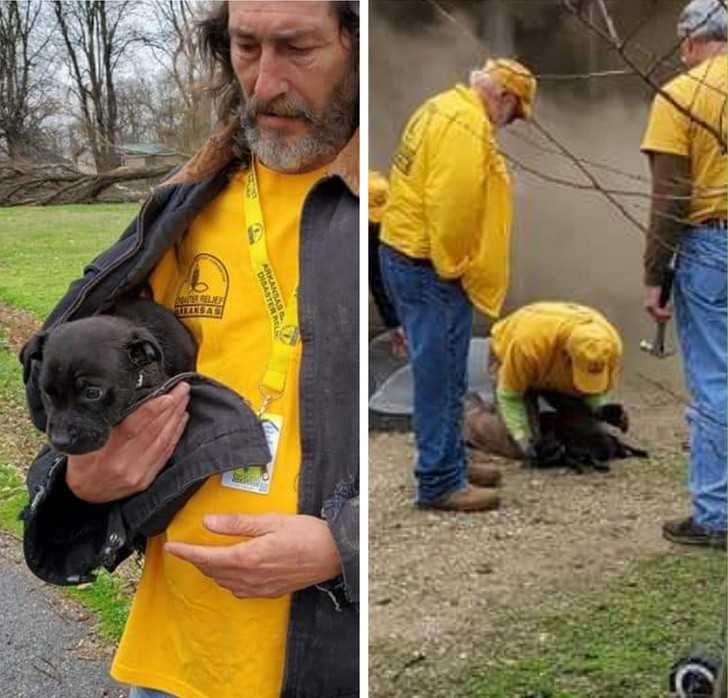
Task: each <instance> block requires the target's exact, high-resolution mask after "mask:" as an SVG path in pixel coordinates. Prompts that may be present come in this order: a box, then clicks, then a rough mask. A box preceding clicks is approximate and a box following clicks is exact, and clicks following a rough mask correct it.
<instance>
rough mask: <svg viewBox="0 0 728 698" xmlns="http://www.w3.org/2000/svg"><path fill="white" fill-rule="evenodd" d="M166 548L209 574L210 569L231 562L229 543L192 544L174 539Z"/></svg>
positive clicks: (225, 565) (166, 550)
mask: <svg viewBox="0 0 728 698" xmlns="http://www.w3.org/2000/svg"><path fill="white" fill-rule="evenodd" d="M164 550H165V552H168V553H170V554H171V555H174V556H175V557H178V558H180V559H181V560H185V561H187V562H191V563H192V564H193V565H196V566H197V567H199V568H200V569H201V570H202V571H203V572H204V573H205V574H208V575H209V570H210V569H214V568H217V567H227V566H228V565H229V563H230V546H227V545H225V546H214V545H192V544H191V543H181V542H179V541H173V542H170V543H165V544H164ZM209 576H211V575H209Z"/></svg>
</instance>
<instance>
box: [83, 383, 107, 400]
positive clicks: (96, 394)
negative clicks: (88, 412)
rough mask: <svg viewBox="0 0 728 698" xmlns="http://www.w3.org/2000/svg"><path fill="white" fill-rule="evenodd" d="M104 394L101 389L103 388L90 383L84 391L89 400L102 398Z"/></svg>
mask: <svg viewBox="0 0 728 698" xmlns="http://www.w3.org/2000/svg"><path fill="white" fill-rule="evenodd" d="M102 395H103V391H102V390H101V388H97V387H96V386H94V385H89V386H88V387H86V388H85V389H84V391H83V396H84V397H85V398H86V399H87V400H100V399H101V396H102Z"/></svg>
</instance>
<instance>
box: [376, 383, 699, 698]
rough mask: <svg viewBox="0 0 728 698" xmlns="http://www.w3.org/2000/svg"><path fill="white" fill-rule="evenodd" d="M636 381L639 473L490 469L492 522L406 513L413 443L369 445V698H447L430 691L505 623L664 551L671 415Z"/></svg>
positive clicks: (663, 396)
mask: <svg viewBox="0 0 728 698" xmlns="http://www.w3.org/2000/svg"><path fill="white" fill-rule="evenodd" d="M636 380H637V381H638V382H637V384H636V385H635V386H634V387H632V388H630V389H625V390H624V392H623V394H622V396H621V399H622V401H623V403H624V404H625V406H626V407H627V409H628V411H629V414H630V419H631V423H632V425H634V426H633V428H632V429H631V431H630V434H629V436H628V438H626V439H625V440H627V441H629V442H630V443H632V444H634V445H638V446H641V447H644V448H647V449H649V450H650V455H651V458H650V460H648V461H645V460H641V459H629V460H623V461H618V462H617V463H615V464H613V465H612V469H611V472H610V473H608V474H601V473H597V472H592V473H588V474H583V475H577V474H574V473H572V472H569V471H566V470H565V469H556V470H547V471H533V470H526V469H523V468H521V466H520V465H519V464H518V463H515V462H509V461H506V460H505V459H500V458H497V457H493V458H492V461H493V463H494V464H495V465H497V466H498V467H500V468H501V469H502V471H503V474H504V484H503V487H502V500H503V502H502V506H501V509H500V511H497V512H487V513H478V514H456V513H447V512H423V511H420V510H417V509H415V508H414V506H413V504H412V500H413V495H414V487H413V479H412V475H411V466H412V461H413V457H414V446H413V439H412V435H411V434H370V438H369V462H370V470H369V492H370V499H369V501H370V505H369V551H370V554H369V602H370V610H369V636H370V695H371V696H378V697H379V696H410V697H411V696H416V695H420V696H434V695H443V696H444V695H454V694H453V693H452V690H453V688H452V685H450V684H448V681H447V678H443V677H453V678H456V677H457V675H458V674H459V673H460V672H462V671H463V670H464V669H465V667H466V666H468V663H469V662H471V661H472V660H473V658H474V657H481V656H483V655H484V654H487V650H486V649H485V648H488V647H489V644H492V643H493V642H495V641H497V638H498V637H499V636H500V635H501V634H502V632H503V630H504V629H505V628H507V627H508V624H509V623H512V622H519V621H523V619H524V618H527V617H528V615H529V613H531V612H532V611H535V610H536V609H541V608H543V607H545V606H547V607H549V608H560V607H564V606H566V605H568V604H569V600H570V599H571V598H573V597H574V595H577V594H579V593H581V592H586V591H592V590H596V589H599V588H601V587H603V585H605V584H606V583H607V582H608V580H609V579H610V578H613V577H615V576H617V575H620V573H622V572H623V571H624V570H625V569H626V568H627V567H628V566H629V565H630V564H632V563H633V562H635V561H637V560H640V559H644V558H649V557H650V556H653V555H655V554H657V553H660V552H664V551H666V550H668V549H669V548H670V544H669V543H667V542H666V541H664V540H663V539H662V538H661V535H660V524H661V522H662V521H663V520H664V519H665V518H670V517H674V516H680V515H682V514H683V513H686V511H687V506H688V500H687V496H686V492H685V488H684V485H683V482H684V479H685V478H684V474H683V468H684V459H685V453H684V451H685V440H686V437H687V434H686V430H685V427H684V424H683V417H682V414H683V405H682V404H681V403H680V399H679V396H676V395H675V394H673V393H670V392H668V391H666V390H664V389H661V388H660V387H658V386H656V385H655V384H653V383H648V382H647V381H645V380H641V379H636Z"/></svg>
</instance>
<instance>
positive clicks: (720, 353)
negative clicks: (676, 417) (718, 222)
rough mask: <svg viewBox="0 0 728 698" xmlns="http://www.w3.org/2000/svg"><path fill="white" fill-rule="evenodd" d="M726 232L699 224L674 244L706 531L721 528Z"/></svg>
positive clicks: (696, 503) (689, 413) (692, 480)
mask: <svg viewBox="0 0 728 698" xmlns="http://www.w3.org/2000/svg"><path fill="white" fill-rule="evenodd" d="M727 248H728V238H727V237H726V231H725V230H721V229H719V228H712V227H708V226H700V227H697V228H693V229H691V230H690V231H686V232H685V234H684V235H683V237H682V239H681V242H680V254H678V261H677V267H676V271H675V284H674V306H675V319H676V325H677V332H678V337H679V340H680V348H681V350H682V355H683V364H684V370H685V382H686V385H687V388H688V392H689V393H690V397H691V404H690V406H689V407H688V409H687V410H686V418H687V422H688V426H689V429H690V476H689V487H690V493H691V496H692V504H693V518H694V520H695V521H696V522H697V523H699V524H700V525H702V526H704V527H705V528H708V529H711V530H721V531H724V530H725V528H726V458H727V457H728V453H727V451H726V428H727V423H728V420H727V419H726V400H727V393H728V390H727V383H728V372H727V371H726V351H727V350H728V347H727V346H726V345H727V341H726V337H727V332H728V327H727V325H728V323H727V322H726V261H727V260H726V256H727V255H726V250H727Z"/></svg>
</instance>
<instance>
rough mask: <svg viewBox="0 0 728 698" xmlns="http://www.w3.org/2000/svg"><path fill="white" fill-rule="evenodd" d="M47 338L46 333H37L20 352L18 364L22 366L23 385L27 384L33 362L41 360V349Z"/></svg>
mask: <svg viewBox="0 0 728 698" xmlns="http://www.w3.org/2000/svg"><path fill="white" fill-rule="evenodd" d="M47 338H48V332H37V333H36V334H34V335H33V336H32V337H31V338H30V339H29V340H28V341H27V342H26V343H25V344H24V345H23V348H22V349H21V350H20V356H19V357H18V358H19V359H20V363H21V364H23V383H26V384H27V383H28V379H29V378H30V369H31V367H32V364H33V361H42V360H43V347H44V345H45V342H46V339H47Z"/></svg>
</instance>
